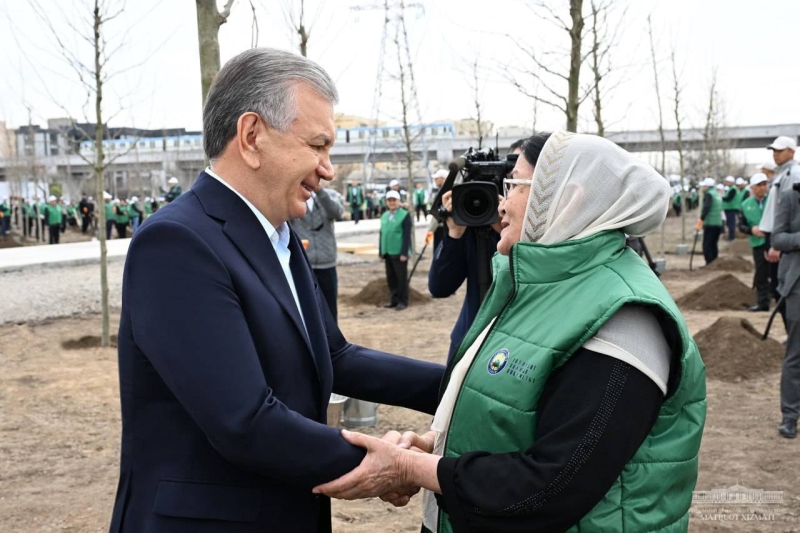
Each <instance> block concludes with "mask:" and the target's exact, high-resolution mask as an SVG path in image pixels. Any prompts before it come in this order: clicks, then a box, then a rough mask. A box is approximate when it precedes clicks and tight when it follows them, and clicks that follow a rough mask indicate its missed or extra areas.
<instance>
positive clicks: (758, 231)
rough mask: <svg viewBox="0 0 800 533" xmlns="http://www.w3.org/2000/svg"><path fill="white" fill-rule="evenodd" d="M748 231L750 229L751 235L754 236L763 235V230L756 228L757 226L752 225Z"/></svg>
mask: <svg viewBox="0 0 800 533" xmlns="http://www.w3.org/2000/svg"><path fill="white" fill-rule="evenodd" d="M750 231H752V232H753V235H755V236H756V237H763V236H764V232H763V231H761V230H760V229H758V226H753V227H752V228H750Z"/></svg>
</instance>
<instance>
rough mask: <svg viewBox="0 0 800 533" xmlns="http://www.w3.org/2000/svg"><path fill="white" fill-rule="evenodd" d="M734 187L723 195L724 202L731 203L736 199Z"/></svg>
mask: <svg viewBox="0 0 800 533" xmlns="http://www.w3.org/2000/svg"><path fill="white" fill-rule="evenodd" d="M737 192H738V191H737V189H736V187H731V188H730V189H728V192H726V193H725V198H723V199H724V200H725V201H726V202H732V201H733V200H734V199H735V198H736V193H737Z"/></svg>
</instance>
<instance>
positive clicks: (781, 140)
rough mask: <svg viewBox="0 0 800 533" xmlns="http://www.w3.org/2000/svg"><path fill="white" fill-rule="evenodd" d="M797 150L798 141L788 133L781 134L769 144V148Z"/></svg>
mask: <svg viewBox="0 0 800 533" xmlns="http://www.w3.org/2000/svg"><path fill="white" fill-rule="evenodd" d="M787 148H788V149H789V150H797V141H796V140H795V139H792V138H791V137H788V136H786V135H781V136H780V137H778V138H777V139H775V140H774V141H772V144H770V145H769V146H767V150H786V149H787Z"/></svg>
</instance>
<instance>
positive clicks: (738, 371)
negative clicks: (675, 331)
mask: <svg viewBox="0 0 800 533" xmlns="http://www.w3.org/2000/svg"><path fill="white" fill-rule="evenodd" d="M694 341H695V342H696V343H697V347H698V348H699V349H700V356H701V357H702V358H703V362H704V363H705V364H706V372H707V375H708V377H710V378H714V379H719V380H722V381H741V380H744V379H752V378H754V377H758V376H761V375H764V374H769V373H771V372H777V371H779V370H780V369H781V364H782V361H783V355H784V348H783V346H782V345H781V343H779V342H778V341H776V340H775V339H769V338H768V339H767V340H765V341H762V340H761V332H759V331H757V330H756V329H755V328H754V327H753V325H752V324H751V323H750V322H749V321H748V320H746V319H744V318H736V317H730V316H724V317H722V318H720V319H718V320H717V321H716V322H714V324H712V325H711V326H710V327H708V328H706V329H704V330H703V331H701V332H699V333H698V334H697V335H695V336H694Z"/></svg>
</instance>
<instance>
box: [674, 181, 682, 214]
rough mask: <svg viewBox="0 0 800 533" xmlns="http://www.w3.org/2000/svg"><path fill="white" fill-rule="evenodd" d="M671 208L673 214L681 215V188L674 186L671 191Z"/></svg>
mask: <svg viewBox="0 0 800 533" xmlns="http://www.w3.org/2000/svg"><path fill="white" fill-rule="evenodd" d="M672 209H673V211H675V216H676V217H679V216H681V188H680V187H675V190H674V191H673V192H672Z"/></svg>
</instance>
